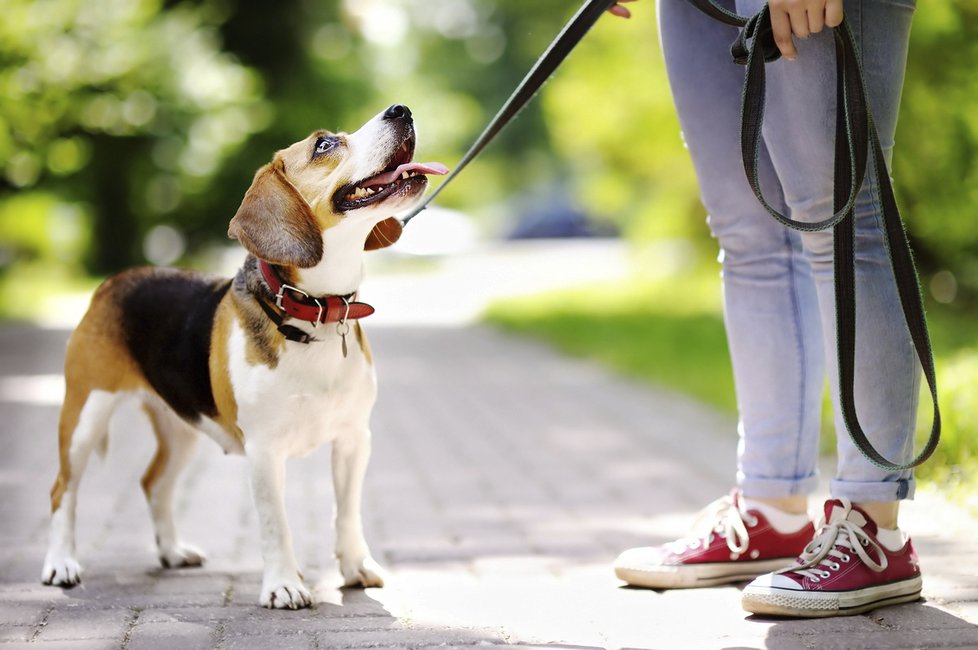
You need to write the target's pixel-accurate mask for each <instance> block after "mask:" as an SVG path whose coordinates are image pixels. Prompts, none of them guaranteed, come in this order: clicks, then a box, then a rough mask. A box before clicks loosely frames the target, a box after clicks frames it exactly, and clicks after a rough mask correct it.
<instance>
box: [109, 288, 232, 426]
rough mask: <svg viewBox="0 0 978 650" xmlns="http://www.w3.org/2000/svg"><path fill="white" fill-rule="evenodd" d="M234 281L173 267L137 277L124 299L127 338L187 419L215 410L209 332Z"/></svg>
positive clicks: (150, 376) (173, 405)
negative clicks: (219, 306) (222, 300)
mask: <svg viewBox="0 0 978 650" xmlns="http://www.w3.org/2000/svg"><path fill="white" fill-rule="evenodd" d="M230 286H231V281H230V280H227V279H222V278H212V277H208V276H205V275H201V274H197V273H193V272H189V271H179V270H174V269H153V270H151V271H148V272H146V273H145V274H139V275H137V276H136V277H135V278H134V282H133V285H132V287H131V289H130V290H129V291H127V292H125V294H124V297H123V298H122V301H121V308H122V321H123V326H124V328H125V332H126V343H127V345H128V346H129V351H130V353H131V354H132V357H133V359H135V361H136V363H138V364H139V367H140V369H141V370H142V372H143V375H144V376H145V377H146V379H147V381H149V383H150V385H151V386H152V387H153V388H154V389H155V390H156V392H158V393H159V394H160V396H161V397H163V399H164V400H166V402H167V404H169V405H170V407H171V408H173V410H174V411H176V412H177V414H178V415H180V417H182V418H184V419H185V420H187V421H189V422H195V421H197V420H199V418H200V417H201V416H210V417H213V416H215V415H217V406H216V404H215V403H214V394H213V391H212V390H211V377H210V348H211V332H212V329H213V325H214V315H215V313H216V311H217V306H218V304H219V303H220V302H221V299H222V298H223V297H224V294H225V293H227V290H228V288H229V287H230Z"/></svg>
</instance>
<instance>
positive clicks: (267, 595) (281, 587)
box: [258, 579, 312, 609]
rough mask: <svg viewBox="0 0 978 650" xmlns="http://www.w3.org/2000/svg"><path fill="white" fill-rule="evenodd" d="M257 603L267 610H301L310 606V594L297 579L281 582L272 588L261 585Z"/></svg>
mask: <svg viewBox="0 0 978 650" xmlns="http://www.w3.org/2000/svg"><path fill="white" fill-rule="evenodd" d="M258 602H259V604H261V606H262V607H267V608H269V609H303V608H306V607H309V606H310V605H312V594H310V593H309V590H308V589H306V588H305V587H304V586H303V585H302V582H301V581H300V580H298V579H297V580H295V581H283V582H279V583H278V584H277V585H276V586H273V587H266V586H265V585H262V588H261V597H260V598H259V599H258Z"/></svg>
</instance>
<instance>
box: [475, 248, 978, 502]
mask: <svg viewBox="0 0 978 650" xmlns="http://www.w3.org/2000/svg"><path fill="white" fill-rule="evenodd" d="M721 309H722V308H721V298H720V286H719V278H718V277H717V271H716V267H715V266H711V267H706V268H702V269H699V270H697V271H687V272H684V273H683V274H682V275H681V276H677V277H669V278H665V279H655V280H650V279H642V278H638V277H636V278H633V279H631V280H629V281H626V282H617V283H614V284H601V285H591V286H585V287H577V288H574V289H570V290H561V291H556V292H551V293H547V294H544V295H539V296H531V297H526V298H518V299H512V300H506V301H502V302H499V303H497V304H494V305H492V306H491V307H490V308H489V310H488V312H487V314H486V319H487V320H488V322H489V323H491V324H493V325H496V326H498V327H500V328H502V329H504V330H507V331H510V332H513V333H517V334H521V335H525V336H530V337H533V338H536V339H540V340H544V341H546V342H548V343H550V344H552V345H554V346H555V347H556V348H558V349H559V350H562V351H564V352H566V353H568V354H571V355H575V356H578V357H585V358H590V359H594V360H596V361H599V362H601V363H604V364H606V365H607V366H608V367H610V368H613V369H615V370H617V371H619V372H622V373H625V374H626V375H629V376H632V377H636V378H639V379H642V380H646V381H649V382H652V383H654V384H657V385H660V386H665V387H667V388H670V389H673V390H677V391H681V392H683V393H686V394H688V395H691V396H693V397H696V398H697V399H699V400H701V401H703V402H705V403H707V404H710V405H713V406H715V407H718V408H721V409H724V410H726V411H728V412H731V413H734V412H735V410H736V404H735V399H734V388H733V379H732V374H731V369H730V361H729V356H728V353H727V346H726V335H725V333H724V328H723V318H722V312H721ZM928 321H929V324H930V327H931V337H932V340H933V343H934V350H935V356H936V362H937V366H938V388H939V390H940V398H941V410H942V418H943V424H944V426H943V433H942V440H941V445H940V446H939V448H938V451H937V452H936V453H935V455H934V456H933V457H932V459H931V460H929V461H928V462H927V463H925V464H924V465H923V466H922V467H921V468H919V470H918V476H919V477H920V478H921V479H923V480H926V481H929V482H932V483H937V484H939V485H940V486H941V488H942V489H947V490H951V491H956V492H958V493H959V496H960V497H962V498H963V500H965V501H967V500H968V499H969V498H970V499H971V500H972V501H973V500H974V497H973V496H970V495H973V494H974V493H975V488H978V418H976V417H975V414H976V413H978V327H976V324H978V314H976V313H975V312H974V311H971V310H963V309H951V308H948V307H946V306H932V307H931V308H930V312H929V314H928ZM929 400H930V398H929V394H927V393H926V391H925V392H924V393H923V394H922V397H921V412H920V417H919V428H920V431H918V435H917V441H918V442H917V449H920V447H921V445H922V443H923V441H924V440H925V439H926V436H927V434H928V433H929V431H930V422H931V419H930V412H931V409H930V406H929ZM834 436H835V433H834V431H833V426H832V418H831V407H830V405H829V403H828V398H827V397H826V400H825V408H824V415H823V436H822V450H823V452H825V453H831V452H832V450H834V448H835V437H834ZM969 507H972V508H974V509H975V511H976V512H978V503H974V502H972V503H969Z"/></svg>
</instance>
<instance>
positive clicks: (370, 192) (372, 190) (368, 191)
mask: <svg viewBox="0 0 978 650" xmlns="http://www.w3.org/2000/svg"><path fill="white" fill-rule="evenodd" d="M364 192H366V195H367V196H373V195H374V188H372V187H368V188H367V189H366V190H364Z"/></svg>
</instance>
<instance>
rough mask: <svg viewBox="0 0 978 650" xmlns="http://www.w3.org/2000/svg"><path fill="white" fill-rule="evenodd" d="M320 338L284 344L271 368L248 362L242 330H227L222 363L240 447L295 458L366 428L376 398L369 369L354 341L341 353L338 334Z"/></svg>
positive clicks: (371, 370) (372, 377)
mask: <svg viewBox="0 0 978 650" xmlns="http://www.w3.org/2000/svg"><path fill="white" fill-rule="evenodd" d="M324 338H325V339H326V340H324V341H321V342H314V343H309V344H303V343H294V342H290V343H287V344H286V348H285V350H284V352H282V354H281V355H280V356H279V359H278V363H277V365H276V366H275V367H274V368H273V367H269V366H266V365H263V364H258V365H253V364H251V363H249V362H248V360H247V358H246V357H245V352H244V333H243V332H242V331H241V330H240V329H238V330H236V331H235V332H234V333H233V334H232V344H231V346H230V348H231V359H230V360H229V361H230V363H229V364H228V365H229V370H230V372H231V383H232V386H233V389H234V394H235V399H236V401H237V403H238V426H239V427H240V429H241V431H242V433H243V435H244V441H245V444H246V445H248V444H252V443H256V444H262V445H271V446H273V447H274V448H276V449H279V450H283V451H285V452H286V453H287V455H289V456H301V455H304V454H308V453H310V452H312V451H314V450H315V449H316V448H318V447H320V446H321V445H322V444H324V443H326V442H329V441H331V440H334V439H335V438H337V437H338V436H339V435H342V433H343V432H345V431H349V430H356V429H361V428H365V427H366V426H367V424H368V422H367V420H368V418H369V413H370V408H371V406H372V405H373V402H374V399H375V397H376V381H375V378H374V373H373V368H372V367H371V366H370V364H369V363H367V360H366V358H365V357H364V355H363V352H362V351H361V349H360V347H359V345H357V344H356V341H355V340H350V341H348V346H347V347H348V354H347V356H346V357H344V356H343V353H342V350H341V344H340V340H339V337H338V336H329V337H324ZM349 338H350V337H348V339H349Z"/></svg>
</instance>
